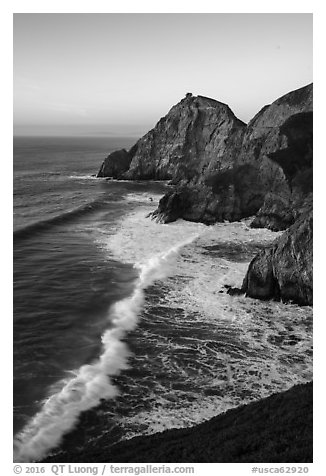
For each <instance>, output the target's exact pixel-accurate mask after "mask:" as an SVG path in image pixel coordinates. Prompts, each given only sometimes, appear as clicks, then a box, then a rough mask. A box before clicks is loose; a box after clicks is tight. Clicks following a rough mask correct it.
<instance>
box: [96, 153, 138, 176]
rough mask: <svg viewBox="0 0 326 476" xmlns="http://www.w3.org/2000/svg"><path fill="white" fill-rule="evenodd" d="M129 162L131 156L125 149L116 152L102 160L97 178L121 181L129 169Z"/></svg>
mask: <svg viewBox="0 0 326 476" xmlns="http://www.w3.org/2000/svg"><path fill="white" fill-rule="evenodd" d="M130 162H131V156H130V154H129V153H128V152H127V151H126V150H125V149H122V150H116V151H115V152H112V154H110V155H108V156H107V158H106V159H105V160H104V162H103V164H102V165H101V168H100V170H99V172H98V174H97V177H112V178H114V179H121V178H122V177H123V174H124V172H126V171H127V170H128V169H129V165H130Z"/></svg>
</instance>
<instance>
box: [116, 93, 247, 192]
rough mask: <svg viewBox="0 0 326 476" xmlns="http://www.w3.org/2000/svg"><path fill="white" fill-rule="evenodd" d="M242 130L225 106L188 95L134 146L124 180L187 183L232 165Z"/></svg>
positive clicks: (211, 100)
mask: <svg viewBox="0 0 326 476" xmlns="http://www.w3.org/2000/svg"><path fill="white" fill-rule="evenodd" d="M244 128H245V124H244V123H243V122H242V121H240V120H239V119H237V118H236V117H235V115H234V114H233V112H232V111H231V109H230V108H229V107H228V106H227V105H226V104H223V103H221V102H218V101H215V100H214V99H210V98H206V97H203V96H197V97H195V96H192V95H191V94H190V93H188V94H187V95H186V97H185V98H184V99H183V100H182V101H180V102H179V103H178V104H176V105H175V106H173V107H172V109H171V110H170V111H169V112H168V114H167V115H166V116H165V117H163V118H161V119H160V121H159V122H158V123H157V124H156V126H155V127H154V129H152V130H151V131H149V132H148V133H147V134H146V135H145V136H144V137H142V138H141V139H140V140H139V141H138V142H137V151H136V153H135V154H134V155H133V158H132V161H131V164H130V168H129V170H128V172H127V173H126V174H125V177H126V178H128V179H142V180H146V179H155V180H172V181H173V183H179V181H181V180H184V181H186V182H191V181H192V180H194V179H196V178H197V177H198V176H199V175H201V174H203V173H205V170H206V169H207V168H211V169H215V168H216V169H219V168H221V167H222V168H223V167H224V168H225V167H226V166H227V164H230V163H232V160H233V154H234V152H235V151H238V149H239V147H240V145H241V139H242V134H243V131H244Z"/></svg>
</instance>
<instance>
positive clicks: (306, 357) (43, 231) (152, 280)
mask: <svg viewBox="0 0 326 476" xmlns="http://www.w3.org/2000/svg"><path fill="white" fill-rule="evenodd" d="M134 142H135V139H133V138H103V137H61V138H59V137H15V138H14V237H13V239H14V324H13V325H14V343H13V346H14V423H13V424H14V436H15V441H14V459H15V461H20V462H30V461H37V460H40V459H42V458H44V457H45V456H46V455H47V454H49V453H52V454H58V461H60V451H62V450H63V449H67V448H69V447H70V446H71V445H73V446H74V447H75V448H76V447H78V448H79V449H82V448H83V447H86V445H87V446H88V447H89V446H90V445H96V442H97V441H99V440H101V439H103V438H104V439H105V444H106V445H107V446H110V444H114V443H115V442H117V441H121V440H124V439H127V438H131V437H133V436H137V435H142V434H151V433H154V432H157V431H162V430H164V429H167V428H180V427H187V426H191V425H194V424H196V423H199V422H201V421H204V420H206V419H208V418H210V417H212V416H214V415H217V414H219V413H221V412H224V411H226V410H227V409H229V408H232V407H235V406H238V405H240V404H243V403H249V402H251V401H254V400H257V399H260V398H262V397H265V396H268V395H270V394H272V393H275V392H279V391H282V390H286V389H288V388H290V387H291V386H293V385H294V384H296V383H303V382H307V381H310V380H311V379H312V308H310V307H308V306H305V307H300V306H297V305H294V304H284V303H282V302H274V301H259V300H254V299H250V298H246V297H244V296H230V295H228V294H227V293H226V289H227V288H226V287H225V286H228V285H229V286H230V285H231V286H240V285H241V283H242V279H243V277H244V275H245V273H246V269H247V267H248V263H249V262H250V260H251V259H252V257H253V256H254V255H255V254H256V253H257V252H258V251H259V250H260V249H262V248H264V247H266V246H268V245H269V244H270V243H272V241H273V240H274V239H275V237H277V236H278V235H279V233H274V232H271V231H269V230H265V229H251V228H250V226H249V224H250V221H251V220H250V219H246V220H242V221H240V222H235V223H227V222H225V223H218V224H215V225H212V226H206V225H203V224H200V223H191V222H185V221H183V220H178V221H177V222H175V223H171V224H165V225H163V224H158V223H156V222H155V221H153V220H151V219H150V218H149V217H148V215H149V213H150V212H151V211H153V210H154V209H155V207H156V205H157V203H158V200H159V198H160V197H161V196H162V195H163V194H164V192H165V190H166V188H167V187H168V185H167V184H166V183H159V182H140V181H139V182H128V181H113V180H106V179H97V178H95V174H96V173H97V171H98V169H99V167H100V165H101V162H102V160H103V159H104V158H105V156H106V155H107V154H108V153H110V152H112V151H113V150H116V149H118V148H123V147H124V148H127V149H128V148H129V147H130V146H131V145H133V143H134Z"/></svg>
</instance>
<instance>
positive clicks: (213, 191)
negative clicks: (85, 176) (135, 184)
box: [98, 84, 312, 230]
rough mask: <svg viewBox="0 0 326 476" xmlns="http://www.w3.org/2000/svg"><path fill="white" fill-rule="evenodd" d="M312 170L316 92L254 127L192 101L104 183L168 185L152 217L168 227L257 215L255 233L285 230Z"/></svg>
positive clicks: (265, 114) (216, 105)
mask: <svg viewBox="0 0 326 476" xmlns="http://www.w3.org/2000/svg"><path fill="white" fill-rule="evenodd" d="M294 164H295V165H294ZM311 169H312V84H310V85H308V86H305V87H303V88H300V89H298V90H296V91H292V92H290V93H288V94H286V95H285V96H282V97H281V98H279V99H277V100H276V101H275V102H273V103H272V104H271V105H269V106H265V107H264V108H263V109H262V110H261V111H260V112H259V113H258V114H256V116H255V117H254V118H253V119H252V120H251V121H250V122H249V124H248V125H246V124H244V123H243V122H242V121H240V120H239V119H237V117H236V116H235V115H234V113H233V112H232V111H231V109H230V108H229V107H228V106H227V105H226V104H223V103H221V102H218V101H216V100H214V99H210V98H206V97H203V96H193V95H192V94H190V93H188V94H187V95H186V97H185V98H184V99H182V100H181V101H180V102H179V103H178V104H176V105H175V106H173V107H172V108H171V110H170V111H169V112H168V114H167V115H166V116H164V117H163V118H161V119H160V121H159V122H158V123H157V124H156V126H155V127H154V129H152V130H151V131H149V132H148V133H147V134H146V135H145V136H143V137H142V138H141V139H139V141H138V142H137V143H136V144H135V145H134V146H133V147H132V148H131V149H130V151H129V152H126V151H125V150H122V151H118V152H114V153H113V154H111V155H109V156H108V157H107V159H105V161H104V163H103V164H102V167H101V169H100V171H99V173H98V176H100V177H104V176H111V177H113V178H125V179H130V180H136V179H137V180H170V181H171V182H170V183H171V184H172V185H173V189H172V190H169V191H168V193H167V194H166V195H165V196H164V197H163V198H162V200H161V202H160V204H159V207H158V208H157V210H156V211H155V212H154V214H153V217H154V218H156V219H158V220H159V221H162V222H165V223H167V222H170V221H174V220H176V219H178V218H184V219H186V220H190V221H199V222H203V223H214V222H217V221H223V220H231V221H234V220H239V219H241V218H244V217H248V216H252V215H256V214H257V217H256V219H255V220H254V223H253V226H255V227H260V226H262V227H268V228H271V229H273V230H274V229H275V230H282V229H286V228H287V227H288V226H289V225H291V224H292V223H293V222H294V221H295V218H296V216H295V210H296V209H297V208H298V207H300V205H301V202H302V201H303V199H304V198H305V196H306V195H307V194H308V193H309V192H311V183H310V182H311V180H310V178H311ZM309 177H310V178H309Z"/></svg>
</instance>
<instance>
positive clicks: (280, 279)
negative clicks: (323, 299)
mask: <svg viewBox="0 0 326 476" xmlns="http://www.w3.org/2000/svg"><path fill="white" fill-rule="evenodd" d="M307 208H308V211H306V212H305V213H303V214H302V216H301V217H300V218H299V219H297V221H296V222H295V223H294V224H293V225H292V226H290V228H288V229H287V230H286V231H285V232H284V233H283V234H282V235H281V236H280V237H279V238H277V239H276V240H275V242H274V243H273V245H272V246H271V247H270V248H267V249H265V250H263V251H261V252H260V253H259V254H258V255H256V256H255V258H254V259H253V260H252V261H251V263H250V265H249V268H248V271H247V274H246V276H245V279H244V281H243V285H242V290H243V291H244V292H245V293H246V295H247V296H250V297H254V298H260V299H270V298H276V299H282V300H283V301H293V302H296V303H298V304H301V305H312V300H313V292H312V288H313V213H312V203H310V204H307Z"/></svg>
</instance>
